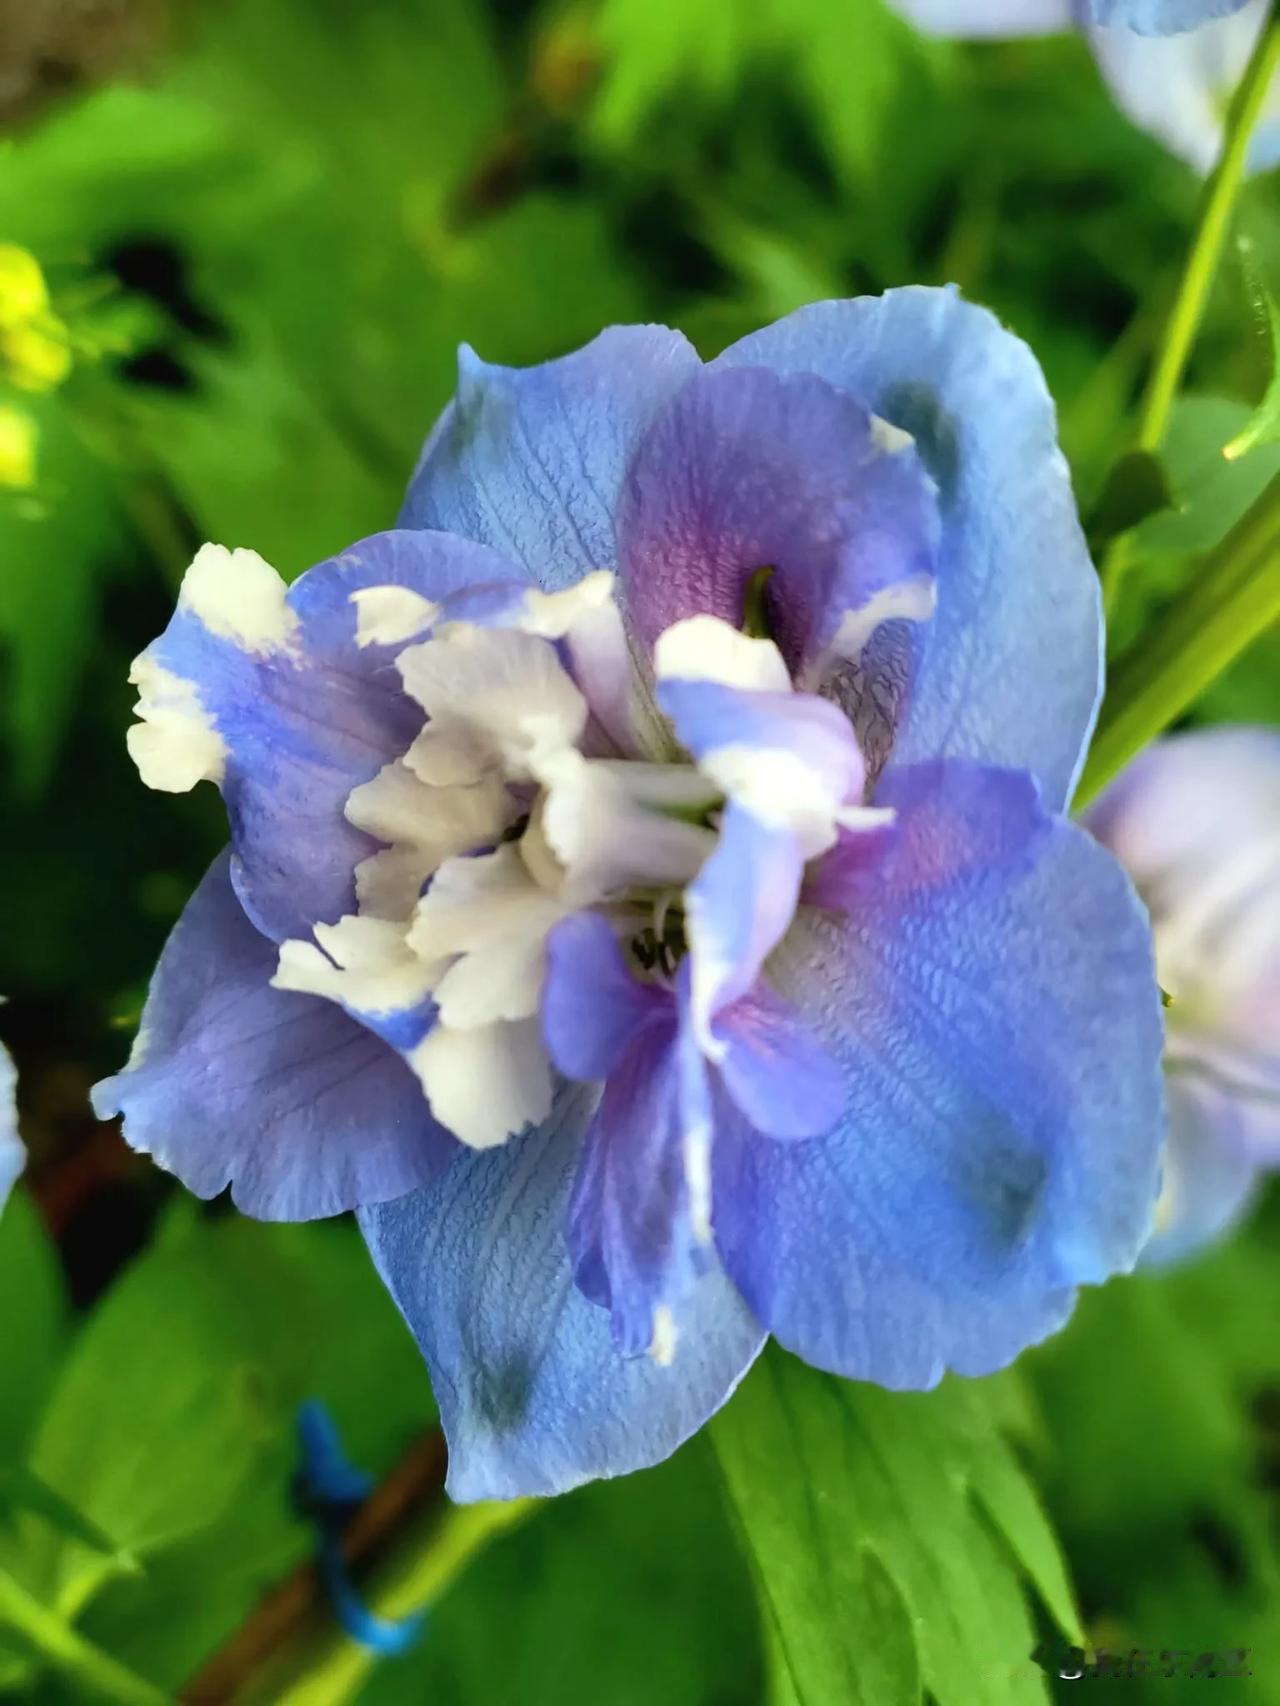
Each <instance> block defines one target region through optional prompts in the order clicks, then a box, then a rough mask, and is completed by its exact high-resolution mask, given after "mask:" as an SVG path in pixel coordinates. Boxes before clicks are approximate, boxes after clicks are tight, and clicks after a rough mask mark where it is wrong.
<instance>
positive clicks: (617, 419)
mask: <svg viewBox="0 0 1280 1706" xmlns="http://www.w3.org/2000/svg"><path fill="white" fill-rule="evenodd" d="M700 366H701V363H700V362H699V360H698V357H697V355H696V354H695V352H694V350H693V348H692V346H691V345H690V344H689V343H688V342H687V341H686V339H684V338H683V337H682V336H681V335H680V334H679V333H678V332H672V331H668V330H667V328H666V327H665V326H612V327H610V328H609V330H608V331H605V332H601V334H600V335H599V337H597V338H595V339H593V340H592V342H591V343H589V344H587V345H586V346H585V348H583V349H580V350H575V351H574V352H573V354H572V355H566V356H563V357H561V358H560V359H559V360H557V361H548V362H543V363H542V364H541V365H540V366H538V367H530V368H514V367H497V366H491V365H490V364H488V363H487V362H483V361H481V360H480V358H479V357H478V356H477V355H476V354H475V353H474V351H472V350H470V349H468V348H467V347H466V346H465V345H464V346H463V348H462V350H461V351H460V352H459V357H458V390H457V395H456V397H455V398H454V400H453V402H452V403H450V405H449V407H448V408H447V409H446V410H445V412H444V414H443V415H442V416H441V417H440V419H439V421H438V422H437V423H436V426H435V428H434V430H433V431H432V433H431V436H430V437H429V438H428V440H427V442H426V445H425V447H424V449H423V452H422V457H421V460H420V461H419V463H418V467H417V470H416V471H415V473H414V476H413V479H412V481H411V482H410V485H409V491H408V495H407V496H406V498H405V502H404V508H403V509H402V511H401V514H400V525H401V526H402V527H411V528H416V527H430V528H442V529H444V530H445V531H446V532H449V533H457V534H460V535H461V536H462V537H463V538H466V539H475V540H479V541H481V542H482V543H484V544H487V545H491V546H493V547H494V548H495V549H496V550H498V551H501V552H502V553H503V554H504V555H506V556H508V557H510V558H512V559H513V560H514V561H516V562H518V563H521V564H523V565H524V566H525V568H526V569H528V571H529V572H530V573H531V574H532V575H533V577H534V578H535V579H536V580H537V581H538V583H539V584H540V585H542V586H544V587H550V588H558V587H564V586H568V585H569V584H571V583H572V582H573V581H576V580H577V579H578V578H579V576H581V575H583V574H586V573H588V572H589V571H590V570H592V569H607V568H610V567H612V565H613V562H614V559H615V555H616V552H615V546H614V527H613V516H614V507H615V504H616V502H617V496H618V490H619V487H620V486H621V484H622V477H623V471H624V470H625V468H626V465H627V462H628V460H629V458H630V456H631V453H632V451H633V449H634V447H635V445H636V443H637V441H638V439H639V437H640V435H641V434H642V433H643V432H644V430H645V428H646V427H647V426H648V424H649V422H650V420H651V419H652V418H653V415H654V412H655V411H656V410H657V409H658V408H659V407H660V406H661V405H662V404H663V403H664V402H665V401H666V400H667V398H668V397H670V396H671V395H672V393H673V392H674V391H676V390H677V389H678V388H679V386H680V385H682V384H683V383H684V381H685V380H686V379H688V378H689V377H690V376H691V375H692V374H694V373H696V372H697V371H698V370H699V368H700Z"/></svg>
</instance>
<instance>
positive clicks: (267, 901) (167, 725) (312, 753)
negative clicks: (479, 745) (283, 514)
mask: <svg viewBox="0 0 1280 1706" xmlns="http://www.w3.org/2000/svg"><path fill="white" fill-rule="evenodd" d="M504 571H505V572H506V573H507V574H508V575H510V574H512V573H515V572H516V571H514V570H512V569H511V568H510V565H507V564H504V563H502V562H501V560H500V559H498V558H496V557H495V556H494V555H493V554H492V553H491V552H489V551H487V550H485V549H484V548H482V547H480V546H475V545H471V544H469V543H467V542H466V541H463V540H455V539H447V538H444V537H442V536H440V535H432V534H416V535H415V534H406V533H382V534H377V535H375V536H374V537H373V538H371V539H366V540H363V541H361V543H360V544H358V545H353V546H352V547H351V549H350V550H348V551H344V552H342V553H341V555H339V556H337V557H332V558H330V559H329V560H328V561H327V562H324V563H320V564H318V565H317V566H316V567H315V568H313V569H311V570H309V571H308V573H307V574H305V575H303V576H302V577H301V579H300V580H298V581H297V582H296V584H295V585H294V586H293V587H292V588H290V589H288V591H287V592H286V589H285V587H284V585H283V583H282V582H281V581H280V579H279V577H278V576H277V575H276V574H275V571H274V570H273V569H271V568H270V567H269V565H268V564H266V563H264V562H263V561H262V559H261V558H260V557H257V556H256V554H255V553H253V552H227V551H223V550H222V549H221V548H220V547H215V546H205V547H204V548H203V550H202V551H201V552H200V554H199V555H198V556H197V558H196V561H195V562H194V563H193V565H192V568H191V570H190V571H189V572H188V577H187V580H186V581H184V585H183V592H182V594H181V595H180V597H179V600H178V607H177V609H176V610H175V612H174V615H173V617H172V619H171V621H170V623H169V626H168V627H167V628H166V629H165V631H164V633H163V634H162V635H161V636H160V638H159V639H157V640H156V641H154V642H153V643H152V644H151V645H150V646H149V647H148V648H147V650H146V651H145V652H144V653H143V654H142V656H141V657H140V658H139V659H138V662H137V664H136V665H135V674H134V679H135V680H136V681H137V683H138V686H139V688H140V692H141V695H142V697H141V701H140V706H139V709H140V712H141V715H142V717H143V721H142V722H141V723H139V724H138V725H136V726H135V728H134V729H133V730H132V731H131V734H130V747H131V750H132V751H133V753H134V756H135V758H136V759H137V761H138V764H139V768H140V769H141V771H142V774H143V778H144V780H146V781H148V782H149V783H150V784H151V785H152V786H153V787H159V788H166V789H173V790H178V791H182V790H185V789H187V788H190V787H192V786H193V785H194V784H195V783H196V782H197V781H199V780H200V779H202V778H203V777H208V778H209V779H210V780H213V781H216V782H217V783H218V785H219V786H220V787H221V789H222V792H223V796H224V798H225V800H226V803H227V813H228V816H229V818H230V820H231V836H232V848H233V858H232V866H231V876H232V881H233V883H234V884H235V888H236V892H237V894H238V895H239V896H240V899H241V901H242V902H243V904H244V906H245V908H246V910H247V911H248V912H249V915H250V917H251V918H252V919H253V921H254V923H255V924H256V925H257V926H258V928H259V929H261V930H263V931H264V932H265V933H266V934H267V935H269V936H271V937H273V938H274V939H275V940H276V941H283V940H284V939H285V938H286V937H306V936H308V935H309V934H310V931H311V926H312V925H313V924H314V923H316V922H317V921H319V920H324V921H327V922H330V923H333V922H336V921H337V919H338V918H340V917H341V916H342V915H343V914H344V913H349V912H353V911H354V910H355V904H356V898H355V882H354V876H353V873H354V870H355V867H356V865H357V864H358V863H359V862H360V861H361V860H363V859H364V858H366V857H368V856H369V855H371V854H373V853H374V852H375V851H376V850H377V846H378V844H377V842H376V841H374V840H373V839H372V838H371V837H370V836H368V835H366V834H364V833H363V832H362V831H360V830H358V829H356V828H355V827H354V826H353V825H352V824H351V823H350V822H348V820H347V818H346V816H345V808H346V803H347V799H348V797H349V795H350V794H351V791H352V790H353V789H354V788H355V787H357V786H358V785H360V784H362V783H365V782H368V781H370V780H371V779H372V778H373V777H374V776H376V775H377V773H378V772H379V770H380V769H381V768H382V767H383V766H384V765H385V764H387V763H389V762H390V761H391V760H393V759H395V758H398V757H399V756H400V755H401V754H402V753H403V752H404V751H405V750H406V749H407V747H408V746H409V744H410V742H411V741H412V740H413V738H414V735H415V734H416V732H417V731H418V729H419V728H420V727H421V725H422V711H421V708H420V707H419V706H418V705H416V704H415V703H414V702H413V700H412V699H410V698H409V697H408V696H407V695H406V693H405V692H404V690H403V687H402V685H401V682H400V679H399V677H398V676H397V674H396V672H395V669H394V667H393V666H392V663H391V657H390V653H389V651H388V649H387V648H385V647H382V646H377V645H365V646H361V645H359V644H358V643H357V635H356V629H357V621H358V616H357V609H356V606H355V605H354V604H353V603H352V594H353V593H354V592H356V591H357V590H358V589H360V588H362V587H367V586H388V585H397V586H407V587H409V588H411V589H412V590H413V591H415V592H418V593H421V594H422V595H423V596H424V597H430V598H433V599H435V598H439V597H441V596H443V595H444V594H446V593H447V592H449V591H451V590H453V589H454V588H455V587H457V586H460V585H463V584H466V583H468V582H470V581H474V580H477V579H485V580H494V579H495V578H498V577H499V576H500V574H501V573H502V572H504Z"/></svg>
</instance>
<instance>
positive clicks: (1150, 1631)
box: [1025, 1198, 1280, 1706]
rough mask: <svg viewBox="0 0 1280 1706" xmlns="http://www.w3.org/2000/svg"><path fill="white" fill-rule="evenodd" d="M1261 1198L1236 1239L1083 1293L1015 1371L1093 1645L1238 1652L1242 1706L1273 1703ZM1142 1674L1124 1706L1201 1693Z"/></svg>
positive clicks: (1272, 1299) (1269, 1237)
mask: <svg viewBox="0 0 1280 1706" xmlns="http://www.w3.org/2000/svg"><path fill="white" fill-rule="evenodd" d="M1278 1209H1280V1204H1277V1203H1276V1201H1275V1200H1274V1198H1273V1200H1272V1202H1271V1204H1270V1205H1269V1207H1268V1208H1267V1209H1266V1210H1264V1212H1263V1214H1262V1215H1261V1216H1260V1217H1259V1218H1258V1220H1257V1222H1256V1224H1255V1226H1254V1227H1253V1228H1252V1229H1251V1230H1250V1231H1249V1232H1248V1233H1247V1234H1245V1235H1244V1236H1240V1237H1237V1238H1236V1239H1235V1240H1233V1241H1232V1242H1230V1243H1228V1244H1227V1245H1225V1246H1224V1247H1222V1248H1220V1249H1218V1250H1216V1251H1213V1252H1211V1253H1209V1254H1207V1255H1205V1256H1203V1257H1202V1258H1201V1259H1200V1260H1198V1261H1195V1262H1191V1263H1188V1264H1186V1265H1185V1266H1183V1267H1181V1268H1179V1269H1177V1270H1174V1271H1171V1272H1164V1273H1148V1274H1139V1275H1138V1276H1136V1277H1134V1278H1132V1279H1126V1280H1116V1281H1112V1283H1111V1284H1110V1285H1108V1286H1106V1287H1104V1288H1103V1289H1102V1290H1101V1291H1098V1292H1086V1293H1085V1294H1084V1296H1083V1297H1082V1298H1081V1301H1080V1305H1079V1307H1078V1309H1077V1311H1076V1315H1075V1317H1074V1318H1073V1320H1072V1322H1071V1324H1070V1326H1069V1327H1068V1328H1067V1330H1066V1331H1065V1332H1064V1333H1062V1334H1061V1335H1060V1336H1059V1337H1057V1338H1055V1339H1053V1340H1050V1341H1049V1342H1048V1343H1047V1344H1046V1345H1044V1346H1043V1347H1041V1348H1040V1349H1039V1350H1037V1351H1035V1352H1033V1353H1032V1354H1031V1355H1030V1356H1029V1357H1028V1358H1027V1360H1026V1364H1025V1367H1026V1371H1027V1375H1028V1377H1029V1379H1030V1381H1031V1383H1032V1385H1033V1387H1034V1388H1035V1390H1036V1392H1037V1395H1038V1397H1039V1400H1040V1406H1041V1414H1042V1417H1043V1419H1044V1423H1045V1434H1044V1437H1043V1440H1042V1447H1043V1449H1042V1450H1041V1451H1039V1452H1038V1457H1039V1464H1038V1467H1039V1469H1040V1475H1041V1484H1042V1486H1043V1488H1044V1493H1045V1497H1046V1500H1047V1502H1048V1504H1049V1508H1050V1511H1051V1513H1052V1515H1053V1517H1054V1519H1055V1522H1056V1524H1057V1526H1058V1528H1059V1531H1060V1532H1061V1534H1062V1536H1063V1539H1064V1541H1065V1543H1066V1545H1067V1546H1068V1548H1069V1550H1070V1555H1071V1558H1072V1561H1073V1564H1074V1566H1075V1569H1076V1574H1077V1577H1078V1580H1079V1585H1080V1590H1081V1594H1082V1596H1083V1597H1084V1598H1085V1599H1086V1601H1087V1603H1088V1604H1089V1605H1090V1606H1091V1608H1092V1612H1091V1624H1090V1638H1091V1641H1092V1642H1094V1643H1095V1644H1097V1645H1099V1646H1107V1647H1109V1648H1110V1649H1112V1650H1117V1649H1119V1650H1123V1651H1125V1652H1127V1651H1128V1650H1129V1648H1130V1647H1139V1648H1146V1649H1149V1650H1151V1651H1153V1652H1157V1651H1158V1650H1160V1649H1162V1648H1168V1649H1171V1650H1172V1649H1178V1648H1192V1649H1194V1650H1197V1651H1207V1650H1216V1651H1218V1652H1222V1651H1223V1650H1224V1649H1226V1648H1228V1647H1248V1648H1250V1649H1252V1651H1251V1656H1250V1668H1251V1670H1252V1672H1253V1674H1252V1676H1251V1677H1249V1678H1241V1679H1232V1682H1231V1687H1232V1692H1233V1694H1234V1695H1235V1696H1236V1697H1237V1698H1239V1699H1241V1700H1243V1701H1247V1702H1249V1703H1250V1706H1274V1703H1275V1702H1276V1701H1277V1700H1280V1625H1278V1624H1277V1620H1276V1616H1275V1607H1276V1604H1277V1603H1278V1601H1280V1530H1278V1529H1277V1519H1278V1518H1280V1501H1278V1500H1277V1496H1276V1488H1275V1485H1274V1466H1275V1464H1276V1463H1277V1462H1280V1366H1278V1365H1277V1362H1276V1357H1275V1335H1274V1324H1275V1320H1276V1317H1277V1312H1280V1273H1278V1271H1277V1267H1276V1262H1275V1235H1276V1231H1277V1228H1278V1226H1280V1214H1278V1213H1277V1210H1278ZM1203 1680H1204V1679H1203V1678H1201V1679H1198V1680H1196V1681H1194V1682H1193V1681H1192V1680H1191V1679H1183V1680H1177V1679H1165V1678H1163V1677H1154V1678H1148V1679H1146V1680H1144V1681H1143V1682H1142V1683H1141V1685H1139V1684H1138V1683H1136V1682H1135V1683H1134V1684H1132V1685H1131V1690H1132V1693H1133V1695H1134V1698H1135V1699H1137V1700H1139V1701H1142V1702H1144V1703H1145V1702H1147V1701H1150V1702H1152V1703H1153V1706H1154V1703H1155V1702H1156V1701H1161V1700H1172V1701H1175V1702H1177V1701H1181V1700H1183V1699H1184V1698H1197V1699H1198V1698H1199V1696H1200V1693H1201V1692H1202V1686H1203Z"/></svg>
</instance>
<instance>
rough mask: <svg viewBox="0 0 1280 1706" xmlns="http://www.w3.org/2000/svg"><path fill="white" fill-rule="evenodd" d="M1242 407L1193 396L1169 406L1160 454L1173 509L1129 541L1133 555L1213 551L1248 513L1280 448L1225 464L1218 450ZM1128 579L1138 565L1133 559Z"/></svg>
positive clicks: (1236, 426) (1278, 461) (1277, 468)
mask: <svg viewBox="0 0 1280 1706" xmlns="http://www.w3.org/2000/svg"><path fill="white" fill-rule="evenodd" d="M1247 415H1248V411H1247V410H1246V408H1245V405H1244V404H1243V403H1238V402H1236V401H1234V400H1233V399H1232V398H1229V397H1210V396H1203V395H1193V396H1186V397H1182V398H1180V399H1179V400H1178V402H1177V403H1176V404H1175V405H1174V410H1173V415H1172V417H1171V419H1170V422H1169V432H1168V436H1167V438H1166V439H1165V442H1164V445H1163V448H1162V450H1161V458H1162V460H1163V462H1164V465H1165V468H1166V469H1167V471H1168V479H1169V483H1170V485H1171V486H1172V488H1173V490H1174V491H1175V492H1176V493H1177V499H1178V501H1177V505H1176V507H1175V508H1174V509H1173V510H1166V511H1164V512H1163V513H1161V514H1159V515H1155V514H1153V515H1152V516H1151V517H1150V519H1149V520H1148V521H1147V522H1146V523H1145V525H1144V526H1142V527H1141V528H1140V529H1139V531H1138V533H1137V534H1136V535H1135V538H1134V548H1135V551H1140V552H1147V553H1153V554H1154V553H1159V552H1168V553H1178V554H1179V555H1183V556H1185V555H1186V554H1188V553H1190V552H1195V551H1212V550H1213V548H1214V547H1215V546H1216V545H1220V544H1221V543H1222V541H1223V540H1224V539H1225V538H1226V536H1227V534H1228V533H1230V531H1231V529H1232V528H1233V527H1234V526H1235V525H1236V523H1237V522H1238V521H1239V520H1240V519H1241V518H1242V517H1243V516H1244V515H1245V514H1247V513H1248V511H1249V510H1250V509H1251V508H1252V507H1253V505H1254V504H1255V503H1256V502H1257V500H1258V499H1259V498H1260V497H1261V495H1262V493H1263V492H1264V491H1265V490H1266V487H1267V485H1268V484H1269V482H1270V481H1271V480H1272V479H1273V478H1274V477H1275V475H1276V474H1277V473H1280V444H1273V445H1266V446H1260V447H1259V450H1258V453H1257V454H1255V455H1253V456H1249V457H1247V458H1244V459H1242V460H1240V461H1237V462H1228V461H1226V460H1224V458H1223V454H1222V447H1223V445H1224V444H1226V443H1227V441H1228V440H1229V439H1230V438H1231V436H1232V434H1233V433H1237V432H1239V430H1240V428H1241V426H1242V424H1243V423H1244V421H1245V420H1246V419H1247ZM1132 573H1133V578H1134V579H1135V580H1136V579H1140V578H1141V575H1142V565H1141V563H1140V562H1138V561H1136V560H1135V563H1134V567H1133V571H1132Z"/></svg>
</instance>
